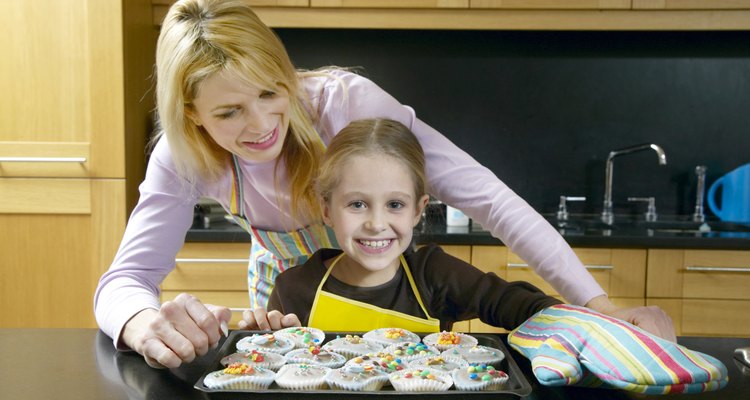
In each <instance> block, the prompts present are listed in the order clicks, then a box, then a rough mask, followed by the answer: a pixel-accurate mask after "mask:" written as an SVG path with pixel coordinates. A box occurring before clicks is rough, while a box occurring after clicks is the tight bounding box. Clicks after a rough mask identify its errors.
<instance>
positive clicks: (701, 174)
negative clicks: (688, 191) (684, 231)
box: [693, 165, 708, 222]
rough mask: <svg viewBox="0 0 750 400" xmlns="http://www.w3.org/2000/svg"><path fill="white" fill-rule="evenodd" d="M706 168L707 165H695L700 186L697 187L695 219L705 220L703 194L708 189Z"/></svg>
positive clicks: (697, 220)
mask: <svg viewBox="0 0 750 400" xmlns="http://www.w3.org/2000/svg"><path fill="white" fill-rule="evenodd" d="M707 169H708V168H706V166H705V165H699V166H697V167H695V175H696V176H697V178H698V187H697V188H696V189H695V212H693V221H695V222H704V221H705V220H706V214H704V213H703V196H704V193H703V192H705V190H706V170H707Z"/></svg>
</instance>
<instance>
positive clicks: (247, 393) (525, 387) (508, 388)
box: [195, 330, 531, 399]
mask: <svg viewBox="0 0 750 400" xmlns="http://www.w3.org/2000/svg"><path fill="white" fill-rule="evenodd" d="M256 333H257V334H265V333H272V332H271V331H242V330H237V331H232V332H230V334H229V337H227V339H226V340H225V341H224V344H223V345H222V346H221V348H220V349H219V352H218V354H217V356H216V359H215V360H214V361H213V362H212V363H211V364H209V366H208V367H207V368H206V371H204V373H203V374H202V375H201V377H200V379H198V382H196V383H195V388H196V389H198V390H201V391H203V392H207V393H209V394H211V396H210V397H211V398H232V399H238V398H253V399H255V398H258V395H262V394H268V395H269V397H273V398H281V397H284V396H282V395H283V394H286V395H288V396H289V398H296V397H306V398H307V397H310V398H313V397H321V398H330V397H334V396H336V397H341V396H344V397H354V396H414V395H425V394H427V395H429V396H436V395H440V396H449V398H450V396H453V397H464V396H472V398H473V396H493V398H495V399H517V398H519V397H523V396H527V395H529V394H530V393H531V385H530V384H529V381H528V380H527V379H526V377H525V376H524V375H523V373H522V372H521V370H520V369H519V368H518V365H517V364H516V362H515V361H514V360H513V357H512V356H511V354H510V352H509V351H508V348H507V347H506V346H505V344H504V343H503V341H502V339H501V338H500V336H498V335H495V334H489V333H470V335H471V336H474V337H475V338H476V339H477V341H478V342H479V344H480V345H484V346H490V347H494V348H496V349H500V350H502V351H503V353H504V354H505V359H504V360H503V361H502V363H501V364H500V367H499V369H500V370H503V371H505V372H506V373H507V374H508V383H507V384H506V385H505V387H504V388H503V389H502V390H491V391H465V390H457V389H455V387H453V388H451V389H450V390H448V391H442V392H398V391H396V390H394V389H393V388H392V387H391V386H386V387H384V388H383V389H381V390H379V391H376V392H354V391H349V390H332V389H325V390H289V389H284V388H281V387H279V386H278V385H276V383H275V382H274V383H272V384H271V386H270V387H269V388H268V389H253V390H250V389H248V390H239V389H236V390H233V389H211V388H208V387H206V386H205V385H204V384H203V379H204V378H205V377H206V376H207V375H208V374H210V373H212V372H214V371H217V370H220V369H223V366H222V365H221V359H222V358H223V357H224V356H226V355H229V354H232V353H235V352H236V351H237V350H236V344H237V342H238V341H239V340H240V339H242V338H243V337H246V336H251V335H253V334H256ZM362 334H363V332H326V337H325V342H324V343H326V342H328V341H330V340H333V339H335V338H336V337H337V336H345V335H359V336H362ZM422 336H424V335H420V337H422ZM243 394H244V396H243ZM305 395H307V396H305Z"/></svg>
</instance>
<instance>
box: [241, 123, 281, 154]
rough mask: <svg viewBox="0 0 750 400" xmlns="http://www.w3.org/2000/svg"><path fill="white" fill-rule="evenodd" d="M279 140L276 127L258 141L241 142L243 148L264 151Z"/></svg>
mask: <svg viewBox="0 0 750 400" xmlns="http://www.w3.org/2000/svg"><path fill="white" fill-rule="evenodd" d="M278 139H279V127H278V125H277V126H276V127H275V128H274V129H273V130H272V131H271V132H270V133H268V134H267V135H265V136H263V137H261V138H260V139H258V140H255V141H251V142H242V143H243V144H244V145H245V147H247V148H249V149H251V150H266V149H268V148H270V147H272V146H273V145H274V144H276V141H277V140H278Z"/></svg>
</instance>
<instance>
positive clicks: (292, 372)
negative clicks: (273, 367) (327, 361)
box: [276, 364, 332, 390]
mask: <svg viewBox="0 0 750 400" xmlns="http://www.w3.org/2000/svg"><path fill="white" fill-rule="evenodd" d="M331 371H332V370H331V369H330V368H328V367H323V366H321V365H311V364H286V365H284V366H283V367H281V369H279V372H277V373H276V384H277V385H279V387H281V388H284V389H289V390H321V389H325V388H327V387H328V384H327V383H326V377H327V376H328V374H329V373H330V372H331Z"/></svg>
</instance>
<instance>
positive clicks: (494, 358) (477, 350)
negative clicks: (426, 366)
mask: <svg viewBox="0 0 750 400" xmlns="http://www.w3.org/2000/svg"><path fill="white" fill-rule="evenodd" d="M441 355H444V356H458V357H462V358H463V359H464V360H466V361H468V362H469V364H487V365H492V366H494V367H496V368H497V367H499V366H500V363H501V362H502V361H503V360H504V359H505V354H504V353H503V351H502V350H500V349H496V348H494V347H489V346H482V345H477V346H471V347H454V348H452V349H448V350H446V351H444V352H442V353H441Z"/></svg>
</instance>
